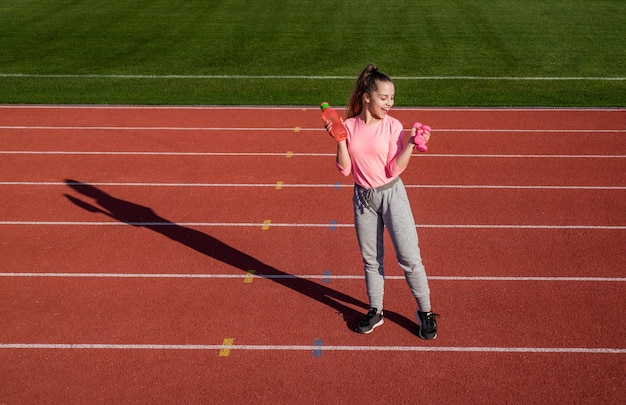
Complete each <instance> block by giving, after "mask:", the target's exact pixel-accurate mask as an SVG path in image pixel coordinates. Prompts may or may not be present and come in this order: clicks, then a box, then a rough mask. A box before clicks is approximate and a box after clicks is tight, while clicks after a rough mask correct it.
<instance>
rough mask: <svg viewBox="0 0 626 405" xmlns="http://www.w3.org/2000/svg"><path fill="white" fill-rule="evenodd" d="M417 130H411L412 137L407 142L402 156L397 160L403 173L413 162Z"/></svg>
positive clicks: (401, 153)
mask: <svg viewBox="0 0 626 405" xmlns="http://www.w3.org/2000/svg"><path fill="white" fill-rule="evenodd" d="M416 130H417V129H416V128H411V137H410V138H409V140H408V141H407V143H406V146H405V147H404V149H403V150H402V152H400V154H399V155H398V157H397V158H396V166H398V169H400V170H401V171H404V169H406V168H407V166H408V165H409V161H410V160H411V156H412V155H413V148H415V132H416Z"/></svg>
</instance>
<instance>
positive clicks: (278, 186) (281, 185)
mask: <svg viewBox="0 0 626 405" xmlns="http://www.w3.org/2000/svg"><path fill="white" fill-rule="evenodd" d="M283 184H284V183H283V182H282V181H279V182H276V190H280V189H282V188H283Z"/></svg>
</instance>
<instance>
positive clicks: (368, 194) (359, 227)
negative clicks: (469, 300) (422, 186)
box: [353, 177, 431, 311]
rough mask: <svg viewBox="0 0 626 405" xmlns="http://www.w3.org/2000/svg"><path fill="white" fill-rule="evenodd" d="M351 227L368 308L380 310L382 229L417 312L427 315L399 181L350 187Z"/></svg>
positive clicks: (424, 284) (415, 242) (423, 282)
mask: <svg viewBox="0 0 626 405" xmlns="http://www.w3.org/2000/svg"><path fill="white" fill-rule="evenodd" d="M353 205H354V225H355V228H356V235H357V239H358V241H359V247H360V248H361V255H362V256H363V263H364V265H365V266H364V268H365V284H366V287H367V294H368V296H369V301H370V308H377V309H383V295H384V286H385V272H384V265H383V256H384V246H383V241H384V234H383V232H384V229H385V227H386V228H387V230H388V232H389V235H390V236H391V241H392V243H393V245H394V248H395V250H396V258H397V260H398V263H399V265H400V267H401V268H402V270H403V271H404V276H405V278H406V281H407V283H408V284H409V287H410V288H411V292H412V293H413V296H414V297H415V300H416V301H417V305H418V307H419V309H420V311H430V310H431V308H430V289H429V287H428V279H427V278H426V270H425V269H424V265H423V264H422V258H421V255H420V249H419V246H418V239H417V230H416V229H415V220H414V219H413V213H412V211H411V205H410V203H409V199H408V197H407V194H406V189H405V188H404V184H403V183H402V180H400V178H399V177H398V178H396V179H395V180H393V181H392V182H391V183H389V184H386V185H384V186H382V187H379V188H374V189H367V188H363V187H361V186H358V185H355V186H354V196H353Z"/></svg>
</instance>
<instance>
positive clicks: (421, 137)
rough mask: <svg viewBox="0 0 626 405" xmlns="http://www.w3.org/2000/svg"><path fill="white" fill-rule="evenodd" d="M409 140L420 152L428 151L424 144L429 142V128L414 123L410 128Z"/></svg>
mask: <svg viewBox="0 0 626 405" xmlns="http://www.w3.org/2000/svg"><path fill="white" fill-rule="evenodd" d="M411 139H412V141H413V143H414V144H415V145H416V146H417V150H419V151H420V152H426V150H427V149H428V148H427V147H426V143H427V142H428V141H429V140H430V127H429V126H428V125H422V124H421V123H419V122H414V123H413V125H412V126H411Z"/></svg>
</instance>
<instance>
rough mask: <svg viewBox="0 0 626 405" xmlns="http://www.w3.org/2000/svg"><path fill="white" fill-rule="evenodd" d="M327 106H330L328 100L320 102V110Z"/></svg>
mask: <svg viewBox="0 0 626 405" xmlns="http://www.w3.org/2000/svg"><path fill="white" fill-rule="evenodd" d="M329 107H330V104H328V101H324V102H323V103H322V104H320V108H321V109H322V111H324V110H325V109H327V108H329Z"/></svg>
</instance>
